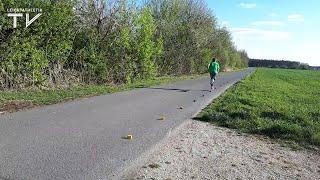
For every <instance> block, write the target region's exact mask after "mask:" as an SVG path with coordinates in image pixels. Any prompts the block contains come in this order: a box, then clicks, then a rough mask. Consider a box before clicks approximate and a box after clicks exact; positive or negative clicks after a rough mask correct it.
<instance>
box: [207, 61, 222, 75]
mask: <svg viewBox="0 0 320 180" xmlns="http://www.w3.org/2000/svg"><path fill="white" fill-rule="evenodd" d="M208 71H209V72H210V73H219V71H220V65H219V63H217V62H211V63H210V64H209V65H208Z"/></svg>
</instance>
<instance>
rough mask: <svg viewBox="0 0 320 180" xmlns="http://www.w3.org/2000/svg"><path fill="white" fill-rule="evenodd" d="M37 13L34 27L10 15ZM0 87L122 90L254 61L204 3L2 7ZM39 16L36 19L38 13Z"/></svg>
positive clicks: (109, 1)
mask: <svg viewBox="0 0 320 180" xmlns="http://www.w3.org/2000/svg"><path fill="white" fill-rule="evenodd" d="M16 7H19V8H39V9H42V15H41V16H40V18H38V19H37V20H36V21H35V22H33V23H32V25H30V26H29V27H28V28H25V27H24V25H23V23H24V22H25V19H23V18H18V27H17V28H15V29H14V28H13V27H12V18H8V17H7V16H6V15H5V13H6V9H9V8H16ZM0 12H1V15H0V25H1V27H0V88H1V89H23V88H29V87H32V88H33V87H35V88H43V87H45V88H46V87H60V86H63V87H68V86H73V85H80V84H120V83H130V82H134V81H136V80H140V79H148V78H152V77H154V76H163V75H184V74H191V73H204V72H206V70H207V69H206V68H207V64H208V63H209V61H210V60H211V59H212V57H213V56H215V57H216V58H217V59H218V60H219V62H220V63H221V66H222V68H227V67H231V68H242V67H246V66H247V64H248V55H247V53H246V52H245V51H244V50H238V49H237V48H236V46H235V44H234V43H233V41H232V37H231V34H230V32H229V31H228V30H227V29H226V28H225V27H221V26H220V25H219V24H218V23H217V19H216V17H215V16H214V15H213V14H212V11H211V10H210V9H209V8H208V7H207V6H206V4H205V2H203V1H202V0H145V1H143V2H141V1H137V0H33V1H25V0H6V1H0ZM33 16H34V14H33Z"/></svg>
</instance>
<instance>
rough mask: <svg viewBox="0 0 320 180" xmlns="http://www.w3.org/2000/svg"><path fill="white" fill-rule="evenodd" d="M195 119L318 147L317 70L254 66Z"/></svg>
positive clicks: (319, 99) (319, 83)
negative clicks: (258, 67) (242, 78)
mask: <svg viewBox="0 0 320 180" xmlns="http://www.w3.org/2000/svg"><path fill="white" fill-rule="evenodd" d="M198 119H200V120H203V121H208V122H212V123H215V124H217V125H220V126H224V127H229V128H234V129H239V130H240V131H242V132H247V133H256V134H263V135H267V136H269V137H272V138H277V139H285V140H292V141H294V142H298V143H299V144H302V145H310V144H311V145H316V146H320V72H319V71H308V70H284V69H257V70H256V72H254V73H253V74H252V75H251V76H250V77H248V78H246V79H245V80H244V81H242V82H240V83H239V84H238V85H237V86H236V87H234V88H232V89H230V90H229V91H228V92H227V93H225V94H224V95H223V96H221V97H220V98H219V99H218V100H217V101H216V102H214V103H212V104H211V105H210V106H208V107H207V108H206V109H204V111H203V112H201V113H200V114H199V116H198ZM292 141H291V142H292Z"/></svg>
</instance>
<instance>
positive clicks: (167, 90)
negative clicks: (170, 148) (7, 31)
mask: <svg viewBox="0 0 320 180" xmlns="http://www.w3.org/2000/svg"><path fill="white" fill-rule="evenodd" d="M253 70H254V69H251V68H249V69H246V70H244V71H238V72H232V73H222V74H220V75H219V76H218V79H217V81H216V82H215V87H216V89H215V90H214V91H213V92H209V77H203V78H200V79H195V80H186V81H181V82H177V83H174V84H170V85H164V86H158V87H152V88H140V89H134V90H131V91H125V92H119V93H113V94H108V95H102V96H96V97H91V98H85V99H81V100H76V101H72V102H67V103H60V104H56V105H50V106H44V107H40V108H35V109H31V110H27V111H21V112H16V113H11V114H5V115H1V116H0V179H1V178H2V179H8V180H9V179H30V180H31V179H32V180H34V179H41V180H44V179H75V180H80V179H117V177H118V176H119V175H120V174H121V173H123V172H124V170H125V169H126V168H128V166H132V165H133V164H134V162H135V161H136V160H137V159H138V158H140V157H141V156H143V154H145V153H146V152H148V151H149V150H150V149H152V147H153V146H155V144H157V143H158V142H160V141H161V140H163V138H164V137H166V136H167V135H168V133H169V132H170V131H171V130H172V129H174V128H175V127H177V126H179V125H180V124H181V123H183V122H184V121H185V120H187V119H190V118H192V117H193V116H194V115H195V114H196V113H197V112H199V111H200V110H201V109H202V108H203V107H205V106H206V105H207V104H208V103H210V102H211V101H212V100H213V99H214V98H216V97H218V96H219V95H220V94H221V93H223V92H224V91H225V90H226V89H228V88H229V87H230V86H232V85H233V84H235V83H236V82H238V81H239V80H241V79H242V78H244V77H245V76H247V75H249V74H250V73H251V72H252V71H253ZM162 118H163V120H160V119H162ZM128 134H132V135H133V139H132V140H128V139H124V138H123V137H125V136H127V135H128Z"/></svg>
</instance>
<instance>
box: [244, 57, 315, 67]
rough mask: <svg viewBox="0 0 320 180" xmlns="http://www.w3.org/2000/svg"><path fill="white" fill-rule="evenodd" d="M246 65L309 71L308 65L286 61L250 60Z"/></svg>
mask: <svg viewBox="0 0 320 180" xmlns="http://www.w3.org/2000/svg"><path fill="white" fill-rule="evenodd" d="M248 65H249V67H268V68H285V69H311V67H310V66H309V65H308V64H305V63H300V62H297V61H287V60H268V59H250V60H249V63H248Z"/></svg>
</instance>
